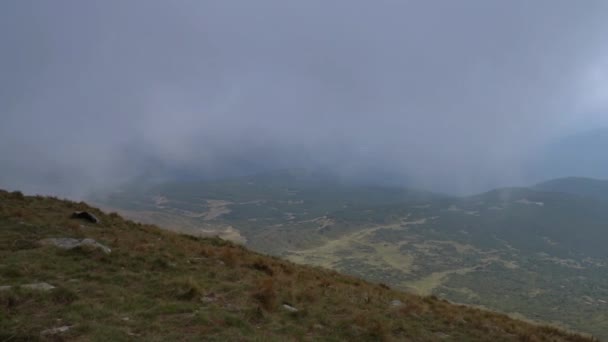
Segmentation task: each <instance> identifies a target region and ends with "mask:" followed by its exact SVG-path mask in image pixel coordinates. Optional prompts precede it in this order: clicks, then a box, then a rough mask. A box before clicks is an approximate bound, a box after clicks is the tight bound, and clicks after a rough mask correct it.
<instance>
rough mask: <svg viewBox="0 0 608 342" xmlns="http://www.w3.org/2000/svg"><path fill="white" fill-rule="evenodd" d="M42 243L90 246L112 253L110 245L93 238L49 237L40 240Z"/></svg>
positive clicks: (57, 245)
mask: <svg viewBox="0 0 608 342" xmlns="http://www.w3.org/2000/svg"><path fill="white" fill-rule="evenodd" d="M39 243H40V244H41V245H51V246H55V247H57V248H61V249H74V248H77V247H81V246H90V247H93V248H97V249H100V250H102V251H103V252H104V253H106V254H110V252H112V250H111V249H110V247H107V246H105V245H102V244H100V243H99V242H97V241H95V240H93V239H82V240H78V239H73V238H48V239H42V240H40V241H39Z"/></svg>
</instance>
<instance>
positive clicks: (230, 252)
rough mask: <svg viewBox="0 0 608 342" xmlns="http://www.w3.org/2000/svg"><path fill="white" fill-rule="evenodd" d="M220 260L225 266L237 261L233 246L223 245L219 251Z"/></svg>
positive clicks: (232, 264) (234, 264) (232, 265)
mask: <svg viewBox="0 0 608 342" xmlns="http://www.w3.org/2000/svg"><path fill="white" fill-rule="evenodd" d="M220 260H222V261H223V262H224V263H225V264H226V266H229V267H234V266H236V265H237V263H238V257H237V255H236V252H235V251H234V248H232V247H224V248H223V249H222V252H221V253H220Z"/></svg>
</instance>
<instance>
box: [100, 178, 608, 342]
mask: <svg viewBox="0 0 608 342" xmlns="http://www.w3.org/2000/svg"><path fill="white" fill-rule="evenodd" d="M274 177H277V179H274ZM413 193H414V194H416V195H415V196H410V195H409V194H411V193H410V192H409V191H408V190H404V189H398V188H381V187H375V188H374V187H363V186H357V185H352V184H350V185H348V184H340V183H332V182H330V181H326V182H324V183H323V184H322V186H319V184H318V183H314V182H309V181H306V182H302V181H298V180H297V179H296V180H295V181H294V180H293V179H292V178H289V177H283V176H282V175H278V176H277V175H268V176H267V177H260V176H256V177H250V178H248V179H230V180H223V181H216V182H210V183H183V184H174V183H171V184H164V185H159V186H155V187H149V188H144V189H139V191H137V192H132V191H128V192H123V193H117V194H114V195H111V196H109V197H107V198H106V201H105V202H102V204H103V205H105V206H108V207H111V208H121V213H124V214H125V215H127V216H129V217H132V218H135V219H138V220H139V219H145V220H148V221H149V222H160V223H163V224H166V225H165V226H166V227H168V228H171V229H175V230H179V231H186V232H189V233H191V234H201V235H205V234H216V233H217V234H220V235H221V236H225V237H227V238H232V239H234V240H237V241H240V242H241V243H244V244H245V245H246V246H247V247H248V248H252V249H254V250H256V251H260V252H264V253H270V254H273V255H277V256H280V257H282V258H286V259H289V260H291V261H294V262H297V263H301V264H310V265H316V266H323V267H325V268H330V269H334V270H337V271H339V272H342V273H346V274H350V275H353V276H357V277H361V278H364V279H367V280H371V281H374V282H383V283H386V284H389V285H391V286H394V287H396V288H399V289H402V290H408V291H412V292H415V293H418V294H424V295H428V294H435V295H438V296H440V297H442V298H447V299H449V300H452V301H455V302H459V303H466V304H472V305H479V306H484V307H488V308H491V309H495V310H500V311H503V312H507V313H510V314H514V315H522V316H523V317H527V318H531V319H535V320H539V321H545V322H552V323H554V324H557V325H561V326H564V327H568V328H570V329H575V330H579V331H586V332H589V333H593V334H595V335H597V336H599V337H602V338H605V339H608V316H607V315H606V312H608V267H607V266H608V252H607V249H606V245H608V229H606V227H607V226H606V222H608V210H606V209H607V204H606V202H605V201H603V200H599V199H596V198H594V197H590V196H580V195H573V194H569V193H564V192H555V191H543V190H540V189H537V188H508V189H497V190H493V191H489V192H487V193H483V194H479V195H475V196H470V197H463V198H454V197H447V196H441V195H435V194H429V193H424V192H413ZM418 194H424V196H419V195H418ZM161 199H162V200H161Z"/></svg>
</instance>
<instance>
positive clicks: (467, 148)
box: [0, 0, 608, 195]
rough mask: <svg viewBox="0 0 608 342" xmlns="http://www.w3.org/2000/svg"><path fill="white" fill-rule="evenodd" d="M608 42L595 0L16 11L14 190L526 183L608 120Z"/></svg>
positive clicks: (1, 157) (1, 132) (115, 4)
mask: <svg viewBox="0 0 608 342" xmlns="http://www.w3.org/2000/svg"><path fill="white" fill-rule="evenodd" d="M607 37H608V1H592V0H585V1H571V0H564V1H561V0H546V1H543V0H535V1H529V0H521V1H519V0H510V1H504V0H500V1H498V0H496V1H492V0H478V1H467V0H461V1H450V0H445V1H434V0H430V1H428V0H420V1H405V0H403V1H396V0H395V1H356V0H349V1H328V0H306V1H286V0H277V1H264V0H261V1H259V0H258V1H204V0H200V1H185V0H183V1H151V0H146V1H144V0H141V1H135V0H132V1H124V0H121V1H107V0H104V1H80V0H78V1H77V0H74V1H60V0H57V1H42V0H41V1H27V0H4V1H1V2H0V75H1V77H0V167H1V169H0V187H4V188H10V189H15V188H20V189H23V190H25V191H28V192H44V193H49V192H50V193H57V194H69V195H79V194H83V193H85V192H86V191H89V190H91V189H95V188H110V187H112V186H115V185H118V184H120V183H121V182H124V181H128V180H131V179H133V178H136V177H139V176H142V175H147V174H151V173H154V170H156V169H159V170H178V169H179V170H184V169H187V170H200V173H201V174H204V175H220V174H234V173H239V172H242V171H247V170H248V169H252V170H253V169H264V168H265V169H272V168H284V167H308V168H323V169H329V170H331V171H334V172H337V173H339V174H342V175H345V176H349V177H354V178H357V177H367V178H370V177H371V178H372V179H373V178H374V176H376V177H378V178H381V177H386V176H387V175H390V177H392V179H395V180H398V181H402V182H404V184H405V183H407V184H409V185H413V186H416V187H419V188H431V189H433V190H438V191H447V192H471V191H478V190H484V189H486V188H488V187H491V186H498V185H509V184H519V183H522V182H527V181H531V179H528V178H527V171H526V165H528V163H529V161H530V160H534V159H535V158H537V157H538V156H539V155H540V154H542V153H543V152H542V151H544V149H545V147H546V146H547V144H550V143H551V142H553V141H556V140H559V139H560V138H561V137H564V136H568V135H571V134H574V133H577V132H581V131H585V130H587V129H592V128H596V127H600V126H603V125H605V124H606V121H607V120H606V119H607V115H606V111H605V110H606V107H608V44H607V43H608V42H607V40H608V38H607ZM606 175H607V176H608V170H607V171H606Z"/></svg>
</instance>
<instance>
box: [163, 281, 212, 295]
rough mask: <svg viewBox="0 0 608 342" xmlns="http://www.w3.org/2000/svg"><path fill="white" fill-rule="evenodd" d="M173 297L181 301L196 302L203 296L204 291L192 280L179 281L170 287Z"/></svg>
mask: <svg viewBox="0 0 608 342" xmlns="http://www.w3.org/2000/svg"><path fill="white" fill-rule="evenodd" d="M168 288H169V291H170V294H171V297H173V298H176V299H179V300H196V299H199V298H200V297H201V296H202V293H203V291H202V289H201V288H200V286H199V285H198V284H197V283H196V282H195V281H194V280H193V279H192V278H186V279H179V280H175V281H173V282H172V283H170V284H169V286H168Z"/></svg>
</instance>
